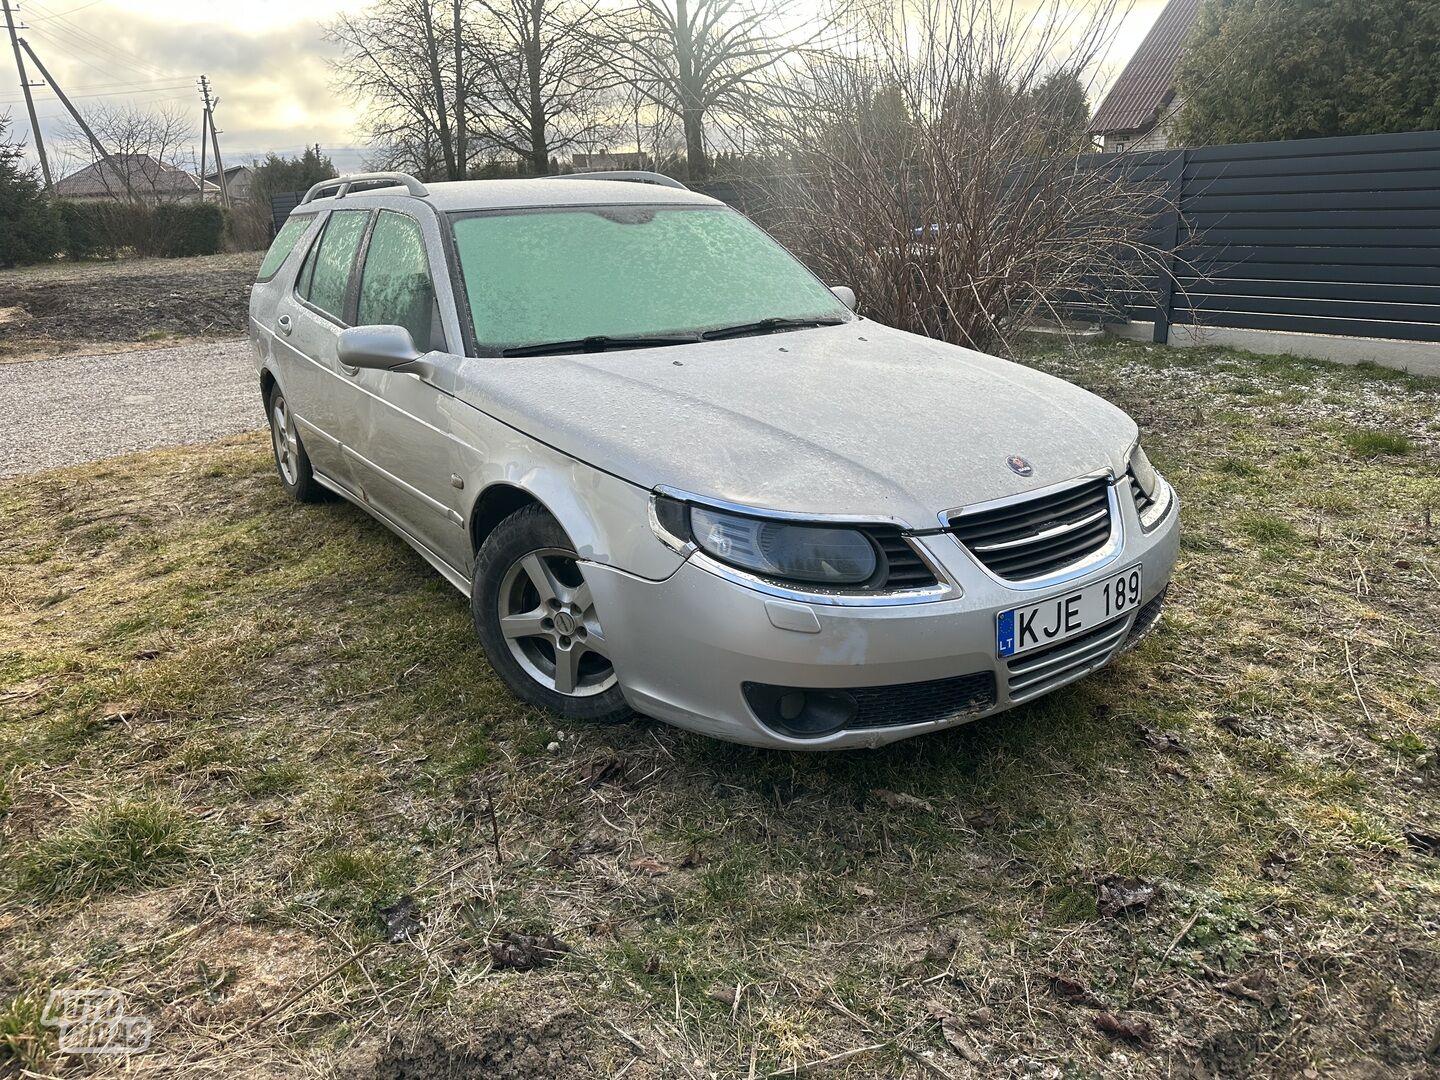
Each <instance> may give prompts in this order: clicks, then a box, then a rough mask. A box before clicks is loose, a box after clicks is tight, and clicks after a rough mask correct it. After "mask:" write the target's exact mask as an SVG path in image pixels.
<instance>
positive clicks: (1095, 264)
mask: <svg viewBox="0 0 1440 1080" xmlns="http://www.w3.org/2000/svg"><path fill="white" fill-rule="evenodd" d="M1122 4H1123V0H1091V2H1090V3H1087V4H1078V3H1075V2H1074V0H1032V2H1031V3H1028V4H1025V5H1013V4H1006V3H1002V2H996V0H904V3H903V6H902V5H900V4H896V5H895V6H890V7H886V6H880V7H875V8H871V9H870V10H869V11H868V12H867V14H866V16H865V21H864V22H863V23H862V24H861V25H860V27H859V32H858V33H857V34H856V36H855V37H854V38H853V39H852V41H851V42H850V43H849V46H848V48H847V49H846V51H845V52H844V53H843V54H840V55H834V54H832V55H829V56H825V57H817V56H813V55H811V56H807V57H805V58H804V62H803V64H802V65H800V66H801V67H802V68H803V71H802V73H801V74H800V75H799V76H797V77H796V78H794V79H793V80H792V81H791V83H790V85H789V86H788V99H789V100H788V106H787V107H786V108H784V109H782V110H772V111H771V112H770V113H769V114H767V115H766V116H765V117H764V125H765V127H766V129H767V130H766V132H765V137H766V138H767V139H768V140H770V142H771V143H772V144H774V145H777V146H778V147H780V148H781V150H782V152H783V154H784V155H785V156H786V157H788V159H789V160H791V161H793V163H794V167H795V168H794V172H795V175H794V176H792V177H790V178H789V179H788V180H787V181H786V182H784V183H783V184H779V183H772V184H771V185H770V193H769V197H768V205H767V206H766V207H765V210H764V214H765V216H767V217H768V223H769V224H770V225H771V226H772V228H773V229H774V230H775V231H776V232H777V233H778V234H780V235H781V236H782V238H784V239H785V240H786V241H787V242H788V243H789V244H790V245H791V246H792V248H794V249H795V250H796V251H797V252H798V253H800V254H801V256H802V257H803V258H805V259H806V261H807V262H809V263H810V265H811V266H812V267H813V268H815V269H816V270H817V272H819V273H820V274H822V275H823V276H824V277H825V278H826V279H827V280H830V281H834V282H844V283H847V284H851V285H853V286H855V287H856V289H857V292H858V293H859V294H860V297H861V301H862V304H863V306H864V309H865V311H866V312H867V313H868V314H871V315H873V316H874V317H876V318H878V319H880V320H881V321H884V322H888V323H891V324H892V325H896V326H900V327H903V328H905V329H909V330H913V331H915V332H918V333H923V334H928V335H930V336H933V337H940V338H944V339H947V340H950V341H954V342H957V343H960V344H964V345H970V346H973V347H975V348H981V349H997V348H998V349H1003V348H1005V347H1007V346H1008V345H1010V344H1011V343H1012V340H1013V336H1014V334H1015V333H1016V332H1017V331H1018V329H1019V328H1021V327H1023V326H1025V325H1026V324H1027V323H1028V322H1029V321H1031V320H1032V319H1034V318H1035V317H1036V316H1037V315H1040V314H1060V313H1062V312H1063V310H1064V309H1066V307H1067V306H1068V305H1071V304H1075V303H1079V302H1082V301H1083V302H1085V303H1087V304H1098V305H1103V304H1106V303H1109V302H1112V300H1111V299H1107V298H1114V297H1116V296H1117V295H1120V294H1123V293H1126V292H1129V293H1131V294H1132V295H1133V294H1136V293H1144V292H1146V291H1153V288H1154V283H1155V281H1156V274H1157V273H1158V272H1159V271H1160V269H1161V268H1160V266H1159V265H1158V264H1159V259H1160V257H1161V254H1162V253H1161V252H1159V251H1157V250H1155V249H1153V248H1152V247H1151V246H1150V245H1149V242H1148V240H1149V235H1150V233H1151V230H1152V229H1153V226H1154V221H1155V214H1156V212H1157V209H1158V207H1157V203H1156V198H1155V192H1154V191H1153V190H1152V189H1149V188H1147V187H1145V186H1144V185H1143V184H1139V183H1136V182H1134V181H1133V180H1132V178H1131V175H1130V174H1129V173H1128V172H1127V171H1126V170H1125V168H1124V167H1123V165H1122V166H1120V167H1108V168H1107V167H1099V166H1097V164H1096V162H1095V161H1094V160H1093V159H1089V158H1086V157H1085V156H1083V155H1082V153H1081V150H1082V149H1083V146H1082V143H1083V138H1082V137H1077V132H1076V121H1075V117H1076V116H1077V115H1079V114H1080V113H1081V111H1082V109H1077V107H1076V105H1075V102H1074V97H1075V93H1074V87H1075V85H1076V84H1077V81H1078V83H1079V85H1080V86H1081V87H1082V90H1083V87H1084V81H1085V79H1086V78H1088V73H1090V72H1093V71H1094V70H1095V69H1096V68H1097V67H1098V61H1099V60H1100V59H1101V58H1102V57H1103V55H1104V53H1105V50H1106V48H1107V47H1108V45H1109V42H1110V40H1111V38H1112V36H1113V32H1114V29H1115V26H1116V24H1117V22H1118V16H1119V14H1120V12H1121V9H1122ZM1082 108H1083V106H1082ZM1102 286H1103V287H1102Z"/></svg>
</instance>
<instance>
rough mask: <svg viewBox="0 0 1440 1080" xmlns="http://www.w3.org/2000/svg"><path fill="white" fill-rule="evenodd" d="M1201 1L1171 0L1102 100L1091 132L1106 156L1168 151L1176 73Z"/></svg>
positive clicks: (1176, 100)
mask: <svg viewBox="0 0 1440 1080" xmlns="http://www.w3.org/2000/svg"><path fill="white" fill-rule="evenodd" d="M1199 10H1200V0H1170V3H1169V4H1167V5H1166V6H1165V10H1164V11H1162V12H1161V13H1160V17H1159V18H1158V19H1156V20H1155V25H1154V26H1152V27H1151V28H1150V32H1149V33H1148V34H1146V35H1145V40H1144V41H1142V42H1141V43H1140V47H1139V48H1138V49H1136V50H1135V55H1134V56H1132V57H1131V58H1130V62H1129V63H1128V64H1126V65H1125V70H1124V71H1122V72H1121V73H1120V77H1119V78H1118V79H1116V80H1115V85H1114V86H1112V87H1111V88H1110V92H1109V93H1108V94H1106V95H1105V100H1104V101H1102V102H1100V107H1099V108H1098V109H1096V110H1095V115H1094V117H1092V118H1091V120H1090V126H1089V128H1088V129H1087V130H1088V131H1089V133H1090V134H1091V135H1093V136H1095V137H1096V138H1097V139H1099V141H1100V146H1101V149H1102V150H1103V151H1104V152H1105V153H1107V154H1116V153H1123V152H1125V151H1133V150H1164V149H1165V148H1166V147H1168V146H1170V145H1172V143H1171V133H1172V131H1173V130H1174V127H1175V118H1176V116H1177V115H1179V112H1180V106H1181V105H1182V104H1183V102H1182V101H1181V99H1180V98H1179V97H1177V96H1176V94H1175V69H1176V67H1177V66H1178V65H1179V63H1180V57H1181V55H1182V54H1183V53H1184V51H1185V39H1186V38H1187V37H1188V36H1189V34H1190V27H1191V26H1192V25H1194V22H1195V16H1196V13H1197V12H1198V11H1199Z"/></svg>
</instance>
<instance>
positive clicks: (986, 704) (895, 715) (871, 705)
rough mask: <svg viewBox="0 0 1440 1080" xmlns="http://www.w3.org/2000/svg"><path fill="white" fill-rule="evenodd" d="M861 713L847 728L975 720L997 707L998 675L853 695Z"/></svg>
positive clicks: (867, 690) (989, 673)
mask: <svg viewBox="0 0 1440 1080" xmlns="http://www.w3.org/2000/svg"><path fill="white" fill-rule="evenodd" d="M850 692H851V693H852V694H854V695H855V702H856V704H857V705H859V711H857V712H856V714H855V719H854V720H852V721H850V723H848V724H846V725H845V726H846V727H847V728H877V727H897V726H899V725H900V724H931V723H935V722H937V721H940V720H958V719H960V718H961V717H962V716H974V715H976V714H977V713H982V712H984V711H985V710H986V709H990V708H993V707H994V705H995V673H994V672H993V671H979V672H976V673H975V674H974V675H960V676H958V677H956V678H953V679H935V680H934V681H932V682H920V683H905V684H903V685H901V686H870V687H866V688H865V689H863V690H852V691H850Z"/></svg>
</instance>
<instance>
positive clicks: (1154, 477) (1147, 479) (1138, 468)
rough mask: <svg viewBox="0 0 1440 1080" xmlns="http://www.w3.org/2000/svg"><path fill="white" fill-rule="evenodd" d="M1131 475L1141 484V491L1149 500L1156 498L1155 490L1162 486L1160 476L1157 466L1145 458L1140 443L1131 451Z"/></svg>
mask: <svg viewBox="0 0 1440 1080" xmlns="http://www.w3.org/2000/svg"><path fill="white" fill-rule="evenodd" d="M1130 475H1132V476H1133V477H1135V479H1136V481H1138V482H1139V484H1140V490H1141V491H1142V492H1144V493H1145V497H1146V498H1147V499H1153V498H1154V497H1155V489H1156V488H1157V487H1159V486H1160V474H1159V473H1157V472H1156V471H1155V466H1154V465H1151V464H1150V459H1149V458H1148V457H1146V456H1145V450H1144V448H1143V447H1142V446H1141V445H1140V444H1139V443H1138V442H1137V443H1136V444H1135V449H1134V450H1131V451H1130Z"/></svg>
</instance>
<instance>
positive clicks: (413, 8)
mask: <svg viewBox="0 0 1440 1080" xmlns="http://www.w3.org/2000/svg"><path fill="white" fill-rule="evenodd" d="M462 8H463V4H462V0H379V2H378V3H375V4H373V5H372V6H371V7H369V8H367V9H366V10H365V12H364V13H362V14H359V15H348V14H342V15H340V16H338V17H337V18H336V19H335V21H334V22H333V23H331V24H329V25H328V26H327V27H326V35H327V36H328V37H329V38H330V40H331V41H333V42H335V43H336V44H337V45H338V46H339V47H340V51H341V57H340V59H339V60H338V61H336V62H335V65H334V66H335V71H336V76H337V78H336V81H337V83H338V84H339V85H340V86H341V87H343V88H344V89H346V90H348V91H350V92H351V93H354V94H356V95H358V96H360V97H363V98H366V99H368V101H369V102H370V105H371V108H370V112H369V114H368V126H367V132H366V134H367V135H368V136H369V137H370V138H371V139H372V140H374V141H375V142H376V143H377V144H379V145H381V146H382V147H385V148H386V152H387V156H390V157H392V159H395V160H394V163H395V164H397V165H398V164H401V162H402V160H403V163H404V164H406V165H408V166H409V167H411V168H413V169H416V170H418V171H419V172H420V174H421V175H422V176H427V177H435V176H441V177H443V178H445V179H448V180H460V179H463V178H464V177H465V174H466V171H467V169H468V166H469V153H470V144H469V132H468V124H467V114H468V111H469V90H470V85H471V80H472V77H473V76H472V73H471V72H470V71H469V70H468V69H467V67H466V63H465V59H466V48H465V39H466V36H467V33H468V28H467V27H466V26H465V22H464V19H463V17H462V16H463V13H462Z"/></svg>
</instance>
